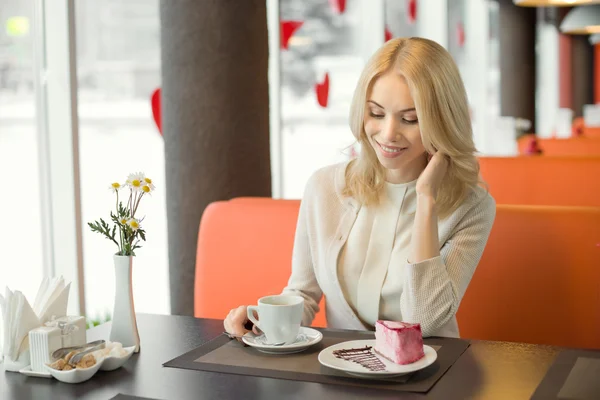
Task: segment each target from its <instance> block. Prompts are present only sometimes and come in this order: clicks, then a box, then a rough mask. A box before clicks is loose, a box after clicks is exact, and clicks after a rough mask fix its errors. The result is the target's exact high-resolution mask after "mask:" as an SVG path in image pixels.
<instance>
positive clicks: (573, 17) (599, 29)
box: [560, 5, 600, 35]
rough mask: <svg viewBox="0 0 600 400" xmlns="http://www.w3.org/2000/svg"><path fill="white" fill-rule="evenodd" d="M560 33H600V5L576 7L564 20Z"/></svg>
mask: <svg viewBox="0 0 600 400" xmlns="http://www.w3.org/2000/svg"><path fill="white" fill-rule="evenodd" d="M560 31H561V32H562V33H568V34H571V35H588V34H590V33H600V5H595V6H589V7H575V8H574V9H572V10H571V11H569V12H568V13H567V15H566V16H565V17H564V18H563V20H562V22H561V24H560Z"/></svg>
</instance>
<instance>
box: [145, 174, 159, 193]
mask: <svg viewBox="0 0 600 400" xmlns="http://www.w3.org/2000/svg"><path fill="white" fill-rule="evenodd" d="M154 189H156V186H154V183H152V179H150V178H148V177H144V181H143V182H142V191H143V192H144V193H151V192H153V191H154Z"/></svg>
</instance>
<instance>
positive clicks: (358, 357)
mask: <svg viewBox="0 0 600 400" xmlns="http://www.w3.org/2000/svg"><path fill="white" fill-rule="evenodd" d="M371 349H372V347H371V346H365V347H362V348H359V349H341V350H335V351H334V352H333V355H334V356H335V357H336V358H341V359H342V360H346V361H351V362H354V363H356V364H359V365H362V366H363V367H365V368H366V369H368V370H369V371H385V364H384V363H382V362H381V360H380V359H379V358H377V356H376V355H375V354H373V352H372V351H371Z"/></svg>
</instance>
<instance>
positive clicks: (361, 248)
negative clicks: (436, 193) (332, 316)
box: [338, 180, 418, 327]
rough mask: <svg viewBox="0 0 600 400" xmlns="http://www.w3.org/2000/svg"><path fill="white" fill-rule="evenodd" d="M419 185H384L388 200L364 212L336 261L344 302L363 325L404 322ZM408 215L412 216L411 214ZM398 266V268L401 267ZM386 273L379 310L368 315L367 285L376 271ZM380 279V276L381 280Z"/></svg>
mask: <svg viewBox="0 0 600 400" xmlns="http://www.w3.org/2000/svg"><path fill="white" fill-rule="evenodd" d="M416 184H417V181H416V180H415V181H413V182H410V183H406V184H391V183H386V197H385V199H384V200H383V201H382V203H381V204H380V205H379V206H374V207H361V209H360V210H359V212H358V215H357V217H356V221H355V222H354V225H353V226H352V230H351V231H350V235H349V236H348V240H347V242H346V244H345V245H344V247H343V248H342V251H341V253H340V258H339V260H338V279H339V281H340V287H341V288H342V291H343V292H344V296H345V298H346V301H348V304H349V305H350V307H352V309H353V310H354V312H355V313H356V314H357V315H358V317H359V318H360V320H361V321H363V322H364V323H366V324H368V325H369V326H371V327H373V326H374V325H375V322H376V321H377V320H378V319H385V320H390V321H404V322H418V321H406V320H403V319H402V312H401V310H400V296H401V294H402V276H401V275H402V271H403V269H404V268H403V267H404V264H405V263H406V260H407V259H408V251H409V248H410V240H411V235H412V226H413V223H414V219H415V214H414V212H412V211H413V210H414V209H415V208H416V201H417V192H416V190H415V189H416ZM407 210H409V211H407ZM399 265H400V268H398V266H399ZM377 269H381V270H385V271H386V274H385V278H384V281H383V285H382V288H381V300H380V302H379V309H378V310H376V309H367V308H365V307H361V306H360V305H361V304H368V301H367V302H365V299H366V298H368V297H369V296H372V295H373V293H372V290H371V288H370V286H371V282H370V280H369V279H361V276H362V275H363V274H364V276H365V277H367V276H369V275H370V276H373V274H370V273H371V272H372V271H373V270H377ZM378 275H380V274H378Z"/></svg>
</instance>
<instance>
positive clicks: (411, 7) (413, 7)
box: [407, 0, 417, 23]
mask: <svg viewBox="0 0 600 400" xmlns="http://www.w3.org/2000/svg"><path fill="white" fill-rule="evenodd" d="M407 8H408V10H407V15H408V22H410V23H413V22H415V21H416V20H417V0H408V7H407Z"/></svg>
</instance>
